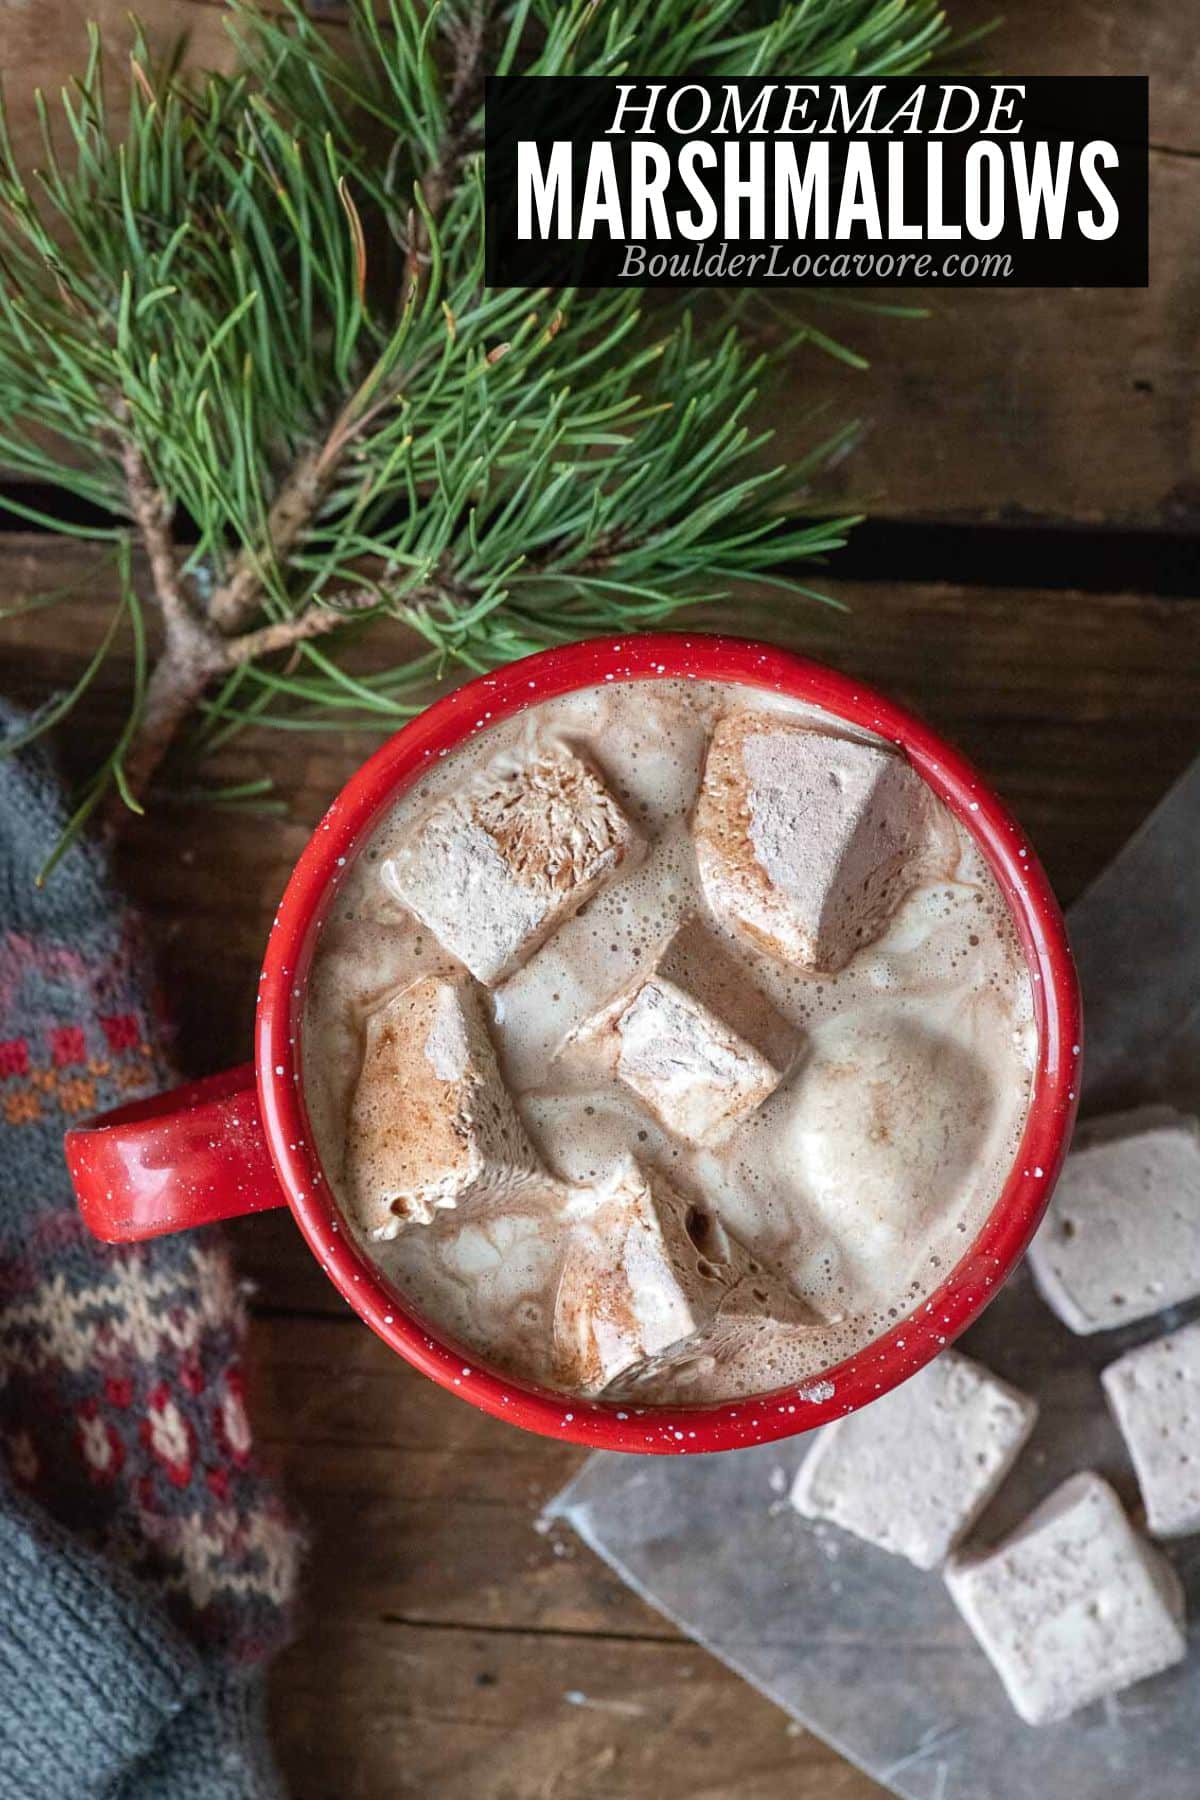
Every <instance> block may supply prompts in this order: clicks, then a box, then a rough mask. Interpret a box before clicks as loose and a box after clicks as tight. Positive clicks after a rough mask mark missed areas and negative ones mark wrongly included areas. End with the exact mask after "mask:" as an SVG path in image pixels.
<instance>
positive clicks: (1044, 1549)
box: [946, 1471, 1187, 1725]
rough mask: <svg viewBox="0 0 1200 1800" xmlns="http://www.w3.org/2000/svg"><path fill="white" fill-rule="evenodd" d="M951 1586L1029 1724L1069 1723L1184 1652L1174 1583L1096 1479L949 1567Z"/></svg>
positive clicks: (1062, 1491) (1075, 1481)
mask: <svg viewBox="0 0 1200 1800" xmlns="http://www.w3.org/2000/svg"><path fill="white" fill-rule="evenodd" d="M946 1582H947V1585H948V1587H949V1589H950V1592H951V1594H952V1596H953V1598H954V1601H955V1603H956V1605H957V1606H958V1609H959V1611H960V1612H961V1613H962V1615H963V1617H964V1618H965V1619H966V1621H967V1624H968V1625H969V1626H970V1627H971V1630H972V1631H973V1632H974V1633H975V1636H976V1637H977V1638H978V1640H979V1643H980V1645H981V1646H982V1648H983V1650H984V1651H985V1652H986V1653H987V1655H988V1657H989V1658H990V1659H991V1662H992V1664H993V1666H994V1668H995V1670H996V1673H997V1674H998V1675H999V1677H1000V1679H1001V1681H1002V1682H1003V1683H1004V1685H1005V1687H1006V1688H1007V1690H1008V1697H1009V1699H1010V1700H1011V1701H1012V1703H1013V1706H1014V1707H1015V1708H1016V1710H1017V1712H1018V1713H1019V1714H1020V1715H1021V1717H1022V1718H1023V1719H1024V1720H1025V1722H1026V1724H1029V1725H1048V1724H1051V1723H1053V1721H1055V1720H1056V1719H1065V1718H1066V1717H1067V1716H1068V1715H1069V1714H1070V1713H1073V1712H1077V1711H1078V1710H1079V1708H1080V1707H1082V1706H1090V1705H1091V1703H1092V1702H1093V1701H1094V1700H1100V1699H1102V1698H1103V1697H1104V1695H1106V1694H1116V1693H1119V1692H1120V1691H1121V1689H1122V1688H1127V1687H1130V1686H1131V1685H1132V1684H1133V1683H1134V1682H1135V1681H1144V1680H1145V1679H1146V1677H1147V1676H1149V1675H1157V1674H1158V1673H1159V1672H1160V1671H1161V1670H1163V1669H1169V1668H1170V1667H1171V1666H1172V1664H1174V1663H1177V1662H1182V1660H1183V1658H1184V1656H1185V1654H1186V1652H1187V1634H1186V1632H1185V1630H1184V1622H1183V1592H1182V1589H1181V1587H1180V1584H1179V1578H1178V1576H1177V1575H1176V1574H1175V1571H1174V1569H1172V1567H1171V1565H1170V1563H1168V1562H1167V1560H1166V1558H1165V1557H1164V1556H1163V1555H1162V1554H1161V1553H1160V1552H1159V1551H1158V1550H1156V1549H1155V1548H1154V1547H1153V1545H1151V1544H1148V1543H1147V1542H1146V1541H1145V1539H1144V1538H1141V1537H1139V1536H1138V1534H1137V1532H1135V1531H1134V1529H1133V1527H1132V1526H1131V1525H1130V1523H1129V1520H1128V1519H1127V1518H1126V1516H1125V1512H1124V1509H1123V1508H1122V1506H1121V1503H1120V1501H1119V1500H1118V1499H1117V1496H1116V1495H1115V1494H1114V1493H1113V1491H1112V1489H1111V1488H1110V1487H1109V1485H1108V1483H1107V1482H1106V1481H1102V1480H1101V1478H1100V1476H1099V1475H1095V1474H1093V1473H1091V1472H1090V1471H1089V1472H1087V1473H1084V1474H1081V1475H1072V1476H1071V1478H1070V1479H1069V1480H1068V1481H1064V1482H1063V1484H1062V1486H1061V1487H1059V1488H1056V1489H1055V1491H1054V1493H1052V1494H1051V1495H1050V1497H1049V1499H1047V1500H1044V1501H1043V1502H1042V1504H1041V1505H1040V1506H1039V1507H1036V1508H1035V1509H1034V1511H1033V1512H1031V1513H1030V1514H1029V1516H1028V1518H1027V1519H1026V1520H1025V1521H1024V1523H1023V1524H1022V1525H1020V1526H1019V1527H1018V1528H1017V1530H1016V1531H1014V1532H1013V1533H1012V1534H1011V1536H1010V1537H1008V1538H1006V1539H1005V1540H1004V1542H1003V1543H1002V1544H999V1545H998V1546H997V1547H996V1549H994V1550H991V1551H989V1552H987V1553H986V1554H984V1555H980V1556H975V1557H971V1556H969V1555H964V1556H962V1557H959V1558H956V1559H955V1560H954V1561H952V1562H951V1563H950V1565H949V1567H948V1568H947V1570H946Z"/></svg>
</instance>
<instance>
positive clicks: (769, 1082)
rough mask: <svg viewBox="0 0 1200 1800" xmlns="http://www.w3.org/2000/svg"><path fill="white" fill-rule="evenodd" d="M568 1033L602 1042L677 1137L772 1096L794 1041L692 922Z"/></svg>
mask: <svg viewBox="0 0 1200 1800" xmlns="http://www.w3.org/2000/svg"><path fill="white" fill-rule="evenodd" d="M578 1035H579V1037H580V1038H581V1039H583V1040H591V1041H592V1042H598V1043H601V1044H605V1043H606V1042H608V1043H610V1046H611V1049H612V1052H613V1055H614V1064H613V1066H614V1068H615V1071H616V1074H617V1076H618V1078H619V1079H620V1080H621V1081H623V1082H624V1083H625V1085H626V1086H627V1087H629V1088H631V1089H632V1090H633V1092H634V1093H635V1094H637V1096H638V1098H639V1099H641V1100H642V1101H644V1102H645V1104H646V1106H647V1107H648V1108H649V1109H650V1111H651V1112H652V1113H653V1114H654V1116H655V1118H657V1119H658V1120H659V1122H660V1123H661V1124H662V1125H664V1126H665V1127H666V1129H667V1130H668V1131H669V1132H671V1133H672V1134H673V1135H674V1136H675V1137H678V1138H681V1139H682V1140H683V1142H684V1143H687V1144H714V1143H717V1142H719V1141H720V1140H721V1139H722V1138H724V1137H727V1136H728V1135H729V1133H730V1131H732V1129H733V1128H734V1126H735V1125H737V1124H739V1123H740V1122H741V1120H743V1119H744V1118H746V1117H747V1115H748V1114H750V1113H751V1112H754V1111H755V1110H756V1108H758V1107H759V1106H761V1105H762V1103H763V1101H764V1100H766V1099H767V1098H768V1096H769V1095H770V1094H773V1093H774V1091H775V1089H776V1088H777V1087H778V1085H779V1083H780V1081H782V1079H783V1076H784V1074H785V1073H786V1071H787V1069H788V1067H789V1066H790V1064H791V1063H792V1061H793V1060H794V1058H795V1055H796V1051H797V1050H798V1048H799V1043H800V1038H799V1034H798V1033H797V1032H796V1031H795V1030H794V1029H793V1028H792V1026H790V1025H789V1024H788V1023H787V1021H786V1020H785V1019H783V1018H781V1017H780V1015H779V1014H778V1013H777V1012H776V1011H775V1009H774V1007H773V1006H772V1005H771V1004H770V1002H769V1001H768V1000H767V999H766V997H765V995H763V994H761V993H759V991H758V989H757V988H756V987H755V986H754V985H753V983H752V982H751V981H750V978H749V976H748V974H747V972H746V970H745V969H744V968H743V967H742V965H741V964H740V963H739V962H737V961H735V959H734V958H733V957H731V956H730V955H729V953H728V952H727V951H726V950H725V949H724V948H723V947H722V945H721V944H720V943H719V941H718V940H717V939H716V938H715V937H714V936H713V934H712V933H711V932H710V931H708V930H706V929H705V927H704V926H703V925H701V924H700V923H699V922H698V921H697V920H689V921H688V922H686V923H685V924H684V925H682V926H681V927H680V929H679V930H678V931H677V932H676V933H675V934H674V936H673V937H672V938H671V939H670V941H669V942H668V943H667V944H666V945H665V946H664V948H663V949H662V950H661V951H660V952H659V954H658V955H657V956H656V958H655V960H654V963H653V965H652V966H651V968H650V970H649V972H648V973H647V974H645V975H644V976H642V977H640V978H639V980H638V981H637V982H636V983H635V985H634V986H633V988H632V990H627V991H626V992H625V993H624V994H623V995H622V996H621V997H620V998H619V999H618V1000H616V1001H613V1002H611V1003H610V1004H609V1005H608V1006H607V1007H605V1008H604V1009H603V1011H602V1012H601V1013H600V1014H599V1015H597V1017H596V1018H595V1019H593V1020H589V1021H588V1022H587V1023H586V1024H585V1025H584V1027H583V1029H582V1032H581V1033H580V1034H578Z"/></svg>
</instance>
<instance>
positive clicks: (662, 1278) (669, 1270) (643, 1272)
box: [554, 1161, 813, 1393]
mask: <svg viewBox="0 0 1200 1800" xmlns="http://www.w3.org/2000/svg"><path fill="white" fill-rule="evenodd" d="M743 1317H752V1318H759V1317H773V1318H776V1319H779V1320H782V1321H787V1322H792V1323H800V1322H803V1323H810V1322H811V1320H812V1317H813V1315H812V1313H811V1312H810V1311H809V1309H808V1308H807V1307H806V1306H805V1304H804V1302H803V1301H801V1300H799V1299H798V1298H797V1297H796V1296H795V1295H793V1294H791V1293H790V1292H788V1291H787V1290H786V1289H785V1287H784V1285H783V1283H782V1282H780V1281H779V1280H778V1279H777V1278H776V1277H774V1276H771V1275H769V1274H768V1273H767V1271H766V1270H764V1269H762V1268H761V1267H760V1266H759V1265H758V1263H757V1262H756V1261H755V1260H754V1258H753V1257H752V1256H751V1255H750V1253H749V1251H748V1250H747V1249H746V1248H745V1246H744V1245H742V1244H740V1243H739V1242H738V1240H737V1239H736V1238H735V1237H733V1236H732V1235H731V1234H730V1233H729V1232H727V1231H726V1230H725V1228H724V1226H723V1225H722V1224H721V1222H720V1220H719V1219H718V1218H717V1216H716V1214H715V1213H713V1212H710V1211H708V1210H707V1209H706V1208H704V1207H701V1206H697V1205H694V1204H692V1203H691V1202H689V1201H688V1200H686V1199H685V1198H684V1197H683V1196H682V1195H681V1194H679V1193H678V1192H677V1191H676V1190H675V1189H674V1188H673V1187H672V1186H671V1185H670V1183H669V1182H667V1181H666V1180H664V1178H663V1177H662V1176H661V1175H660V1174H658V1173H657V1172H651V1171H647V1170H644V1169H642V1168H640V1167H639V1166H638V1165H637V1164H635V1163H633V1162H632V1161H630V1162H628V1163H626V1164H624V1165H622V1166H621V1167H620V1168H619V1169H618V1170H617V1171H616V1173H615V1175H614V1176H613V1177H612V1179H611V1180H610V1181H609V1182H608V1183H607V1184H605V1185H604V1186H603V1187H602V1188H601V1189H599V1190H598V1191H596V1192H595V1194H594V1204H593V1207H592V1210H591V1212H590V1215H589V1216H586V1217H582V1218H581V1219H580V1221H579V1224H578V1227H577V1231H576V1236H575V1241H574V1242H573V1244H572V1245H571V1247H570V1249H569V1250H568V1252H567V1255H566V1258H565V1260H564V1263H563V1268H562V1273H561V1275H560V1277H559V1282H558V1293H557V1298H556V1302H555V1312H554V1350H555V1360H556V1364H557V1368H558V1373H559V1378H560V1380H562V1382H563V1383H564V1385H566V1386H569V1387H571V1388H574V1389H577V1390H579V1391H580V1392H583V1393H599V1392H600V1391H601V1390H603V1389H608V1390H609V1391H610V1392H613V1393H615V1392H616V1391H617V1390H616V1389H614V1388H613V1387H612V1384H613V1383H614V1382H617V1381H618V1379H619V1378H620V1377H627V1378H629V1379H630V1380H631V1381H632V1382H633V1384H634V1385H635V1386H636V1380H637V1377H638V1375H639V1374H640V1373H644V1372H647V1370H648V1369H650V1368H658V1367H661V1366H662V1365H663V1364H664V1363H668V1362H670V1360H671V1356H672V1352H675V1351H678V1350H683V1349H684V1348H691V1347H695V1345H696V1341H697V1338H698V1337H699V1336H701V1335H702V1334H704V1333H706V1332H709V1331H711V1330H713V1329H714V1328H716V1327H717V1326H718V1324H719V1323H720V1322H721V1321H728V1320H730V1319H734V1318H743Z"/></svg>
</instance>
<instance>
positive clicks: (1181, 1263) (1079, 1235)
mask: <svg viewBox="0 0 1200 1800" xmlns="http://www.w3.org/2000/svg"><path fill="white" fill-rule="evenodd" d="M1029 1262H1030V1266H1031V1267H1032V1269H1033V1274H1034V1279H1035V1281H1036V1282H1037V1285H1038V1287H1039V1289H1040V1290H1041V1293H1042V1297H1043V1299H1044V1300H1045V1301H1046V1304H1047V1305H1048V1306H1049V1307H1051V1309H1052V1310H1053V1311H1054V1312H1056V1313H1057V1314H1058V1316H1059V1318H1060V1319H1061V1320H1062V1321H1063V1323H1064V1324H1066V1325H1069V1326H1070V1327H1071V1330H1072V1331H1076V1332H1081V1333H1087V1332H1092V1331H1110V1330H1112V1329H1113V1328H1114V1327H1115V1326H1117V1325H1128V1324H1129V1323H1130V1322H1131V1321H1132V1320H1134V1319H1145V1318H1149V1317H1150V1315H1151V1314H1152V1313H1157V1312H1161V1311H1162V1310H1163V1309H1164V1307H1168V1306H1177V1305H1178V1304H1179V1303H1180V1302H1181V1301H1183V1300H1190V1299H1191V1298H1192V1297H1193V1295H1195V1294H1200V1128H1198V1126H1197V1121H1196V1120H1195V1119H1192V1118H1189V1117H1188V1116H1187V1115H1186V1114H1183V1113H1177V1112H1173V1111H1172V1110H1171V1109H1170V1108H1169V1107H1165V1106H1154V1107H1140V1108H1138V1110H1137V1111H1135V1112H1129V1113H1119V1114H1116V1115H1114V1116H1112V1117H1110V1118H1107V1119H1104V1120H1101V1121H1099V1122H1098V1123H1096V1124H1094V1125H1092V1124H1089V1125H1086V1126H1083V1127H1081V1128H1080V1130H1079V1131H1078V1132H1077V1133H1076V1137H1075V1143H1074V1145H1073V1147H1072V1150H1071V1154H1070V1156H1068V1158H1067V1161H1066V1165H1065V1167H1064V1169H1063V1172H1062V1175H1061V1176H1060V1177H1059V1182H1058V1187H1057V1188H1056V1190H1055V1193H1054V1198H1053V1199H1052V1201H1051V1203H1050V1209H1049V1211H1048V1213H1047V1214H1046V1218H1045V1221H1044V1222H1043V1224H1042V1227H1041V1230H1040V1231H1039V1232H1038V1234H1037V1236H1036V1238H1035V1239H1034V1240H1033V1243H1032V1245H1031V1246H1030V1250H1029Z"/></svg>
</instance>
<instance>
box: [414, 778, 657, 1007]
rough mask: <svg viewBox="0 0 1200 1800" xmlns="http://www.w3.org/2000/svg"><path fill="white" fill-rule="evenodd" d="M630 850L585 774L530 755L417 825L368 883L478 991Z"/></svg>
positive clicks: (616, 818)
mask: <svg viewBox="0 0 1200 1800" xmlns="http://www.w3.org/2000/svg"><path fill="white" fill-rule="evenodd" d="M633 843H634V837H633V832H632V829H631V827H630V825H629V823H628V821H627V820H626V818H625V817H624V815H623V813H622V812H621V810H620V808H619V807H618V806H617V803H616V801H615V800H614V799H613V797H612V795H611V794H610V793H609V792H608V790H607V788H605V786H604V785H603V783H602V782H601V781H600V779H599V777H598V776H597V775H596V774H595V773H594V772H593V770H592V769H591V768H590V767H589V766H588V764H587V763H585V762H583V761H582V760H581V758H579V757H578V756H575V755H574V754H573V753H572V752H571V751H570V750H567V749H565V748H564V747H563V746H561V745H559V744H554V743H551V744H541V745H537V746H534V747H532V748H530V749H529V750H528V751H527V752H525V753H522V754H520V755H512V754H507V755H503V756H498V757H495V758H493V760H492V761H491V762H490V763H488V765H487V766H486V768H484V769H482V770H480V771H479V773H478V774H477V775H475V776H474V777H473V778H472V779H471V780H470V781H469V782H467V783H466V784H465V785H464V786H463V787H462V788H460V789H459V790H458V791H457V792H455V793H454V794H452V795H451V796H450V797H449V798H447V799H445V800H442V801H440V802H439V803H438V804H437V805H435V806H434V807H433V808H432V809H431V810H430V811H429V812H427V813H426V814H425V816H424V817H423V818H422V819H421V821H420V822H419V824H418V825H417V827H416V829H415V830H414V832H413V833H412V835H411V836H410V837H409V839H408V840H407V842H406V843H404V844H403V845H402V846H401V847H400V849H399V850H398V851H397V853H396V854H395V855H394V856H391V857H388V858H387V859H386V860H385V861H384V862H383V864H382V865H381V871H380V872H381V875H382V877H383V881H384V883H385V885H386V886H387V887H388V888H389V889H390V891H391V892H392V893H393V894H394V895H395V896H396V897H397V899H399V900H401V901H403V903H404V904H405V906H408V907H410V908H411V910H412V911H413V912H414V913H416V915H417V917H418V918H419V919H421V920H422V922H423V923H424V924H425V925H427V926H428V927H429V929H430V931H432V932H433V934H434V936H435V937H436V938H437V940H438V942H439V943H440V944H441V945H442V946H443V948H445V949H446V950H448V951H449V952H450V953H451V955H452V956H455V957H457V958H458V960H459V961H460V962H462V963H465V964H466V966H467V968H468V969H469V970H470V971H471V973H472V975H474V976H475V978H476V980H478V981H482V982H483V983H485V985H487V986H489V987H490V986H493V985H494V984H495V983H496V982H497V981H500V980H502V979H503V978H504V976H506V975H508V974H511V973H512V971H513V970H514V969H516V968H517V967H519V965H520V964H521V963H522V962H523V961H525V959H526V958H527V957H528V956H530V955H531V953H532V952H533V951H534V950H536V949H537V947H538V945H539V944H541V943H542V942H544V940H545V939H546V938H547V937H549V936H550V934H551V932H552V931H554V930H555V929H556V928H557V927H558V926H559V925H560V924H562V922H563V921H564V920H565V919H568V918H570V916H571V914H572V913H574V912H577V911H578V909H579V908H580V907H581V906H582V905H583V903H584V901H585V900H587V899H588V898H589V897H590V896H591V895H592V894H593V893H594V892H595V890H596V888H597V887H598V886H599V885H600V883H601V882H602V881H603V880H605V878H606V877H607V876H609V875H611V874H612V872H613V870H614V869H616V868H617V867H618V865H619V864H620V863H621V862H622V861H623V860H624V859H625V857H626V856H627V855H628V854H629V852H630V850H631V848H632V847H633Z"/></svg>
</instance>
